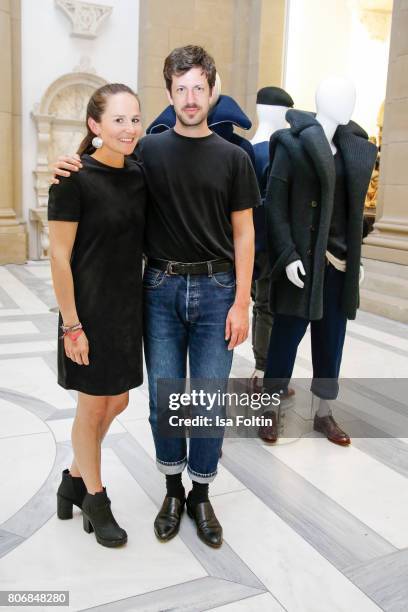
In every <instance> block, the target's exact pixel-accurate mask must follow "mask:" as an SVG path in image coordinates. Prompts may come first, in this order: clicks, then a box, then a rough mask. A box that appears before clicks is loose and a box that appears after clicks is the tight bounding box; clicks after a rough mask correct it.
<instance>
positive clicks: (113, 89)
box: [77, 83, 140, 155]
mask: <svg viewBox="0 0 408 612" xmlns="http://www.w3.org/2000/svg"><path fill="white" fill-rule="evenodd" d="M118 93H129V94H131V95H132V96H134V97H135V98H136V100H137V101H138V103H139V109H140V100H139V97H138V95H137V94H136V93H135V92H134V91H133V89H131V88H130V87H128V86H127V85H123V84H122V83H108V84H107V85H103V86H102V87H99V89H97V90H96V91H95V92H94V93H93V94H92V96H91V98H90V100H89V102H88V106H87V107H86V129H87V132H86V136H85V138H84V139H83V140H82V142H81V144H80V145H79V147H78V151H77V153H78V155H83V154H84V153H89V154H90V153H93V152H94V151H95V147H93V146H92V139H93V138H94V137H95V136H96V134H94V133H93V132H92V131H91V128H90V127H89V125H88V119H89V118H90V117H91V118H92V119H94V121H96V122H97V123H100V121H101V117H102V115H103V113H104V112H105V108H106V101H107V99H108V97H109V96H114V95H115V94H118Z"/></svg>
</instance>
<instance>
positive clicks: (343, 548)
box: [0, 262, 408, 612]
mask: <svg viewBox="0 0 408 612" xmlns="http://www.w3.org/2000/svg"><path fill="white" fill-rule="evenodd" d="M54 307H55V298H54V296H53V292H52V286H51V279H50V270H49V265H48V264H47V263H46V262H30V263H28V264H27V265H23V266H17V265H8V266H2V267H1V266H0V415H1V421H0V422H1V427H0V482H1V493H2V494H1V503H0V590H54V591H55V590H67V591H69V592H70V604H69V610H90V609H92V610H95V611H99V610H101V611H109V612H110V611H112V612H116V611H128V612H130V611H141V612H159V611H164V610H174V611H183V612H190V611H191V612H192V611H202V610H217V611H220V612H221V611H222V612H250V611H252V610H253V611H257V612H260V611H268V612H279V611H283V610H286V611H288V612H334V611H339V612H346V611H347V612H366V611H367V612H369V611H374V610H386V611H389V612H397V611H399V612H403V611H404V612H406V611H407V610H408V521H407V510H408V426H406V424H407V422H408V421H407V402H406V394H405V395H404V392H403V391H402V392H401V388H402V387H398V381H396V384H395V389H397V388H399V391H398V392H397V391H395V394H394V395H393V392H392V390H391V391H390V390H389V389H386V384H385V379H387V378H388V379H392V378H394V379H403V378H404V377H405V376H406V374H407V363H408V326H406V325H403V324H401V323H396V322H393V321H389V320H386V319H382V318H380V317H376V316H373V315H370V314H368V313H363V312H360V313H359V315H358V318H357V320H356V321H354V322H351V323H350V324H349V327H348V334H347V339H346V346H345V352H344V361H343V367H342V374H343V376H345V377H349V378H350V379H352V380H349V381H348V384H346V385H345V391H344V394H343V395H342V397H341V400H339V402H337V405H336V411H337V412H336V414H337V415H338V418H339V420H340V421H341V422H342V423H344V426H345V425H346V424H347V425H348V426H349V427H350V428H353V432H358V431H360V430H361V427H362V424H365V425H366V427H368V428H371V429H369V432H370V435H365V434H364V435H356V436H355V437H353V443H352V445H351V446H350V447H349V448H342V447H338V446H335V445H333V444H331V443H329V442H328V441H327V440H326V439H323V438H322V437H321V436H319V435H316V434H313V432H311V433H309V434H307V433H306V434H305V435H303V436H301V437H296V436H294V437H287V438H283V439H282V441H281V443H280V444H278V445H276V446H273V447H271V446H265V445H262V444H261V442H260V441H259V440H257V439H232V438H230V439H226V440H225V443H224V449H223V457H222V460H221V464H220V469H219V475H218V477H217V479H216V480H215V482H214V484H213V486H212V487H211V495H212V502H213V505H214V508H215V510H216V513H217V515H218V517H219V519H220V520H221V522H222V524H223V527H224V536H225V540H224V544H223V546H222V547H221V549H219V550H213V549H210V548H208V547H206V546H205V545H204V544H202V543H201V541H200V540H199V539H198V538H197V536H196V533H195V530H194V527H193V524H192V522H191V520H190V519H189V518H188V517H187V516H184V518H183V521H182V525H181V530H180V534H179V536H178V537H177V538H175V539H174V540H172V541H171V542H169V543H167V544H161V543H159V542H158V541H157V540H156V538H155V536H154V534H153V530H152V521H153V518H154V516H155V514H156V512H157V509H158V507H159V506H160V504H161V501H162V497H163V479H162V476H161V475H160V474H159V472H158V471H157V469H156V467H155V463H154V447H153V443H152V438H151V434H150V427H149V424H148V422H147V416H148V397H147V389H146V385H144V386H142V387H140V388H138V389H136V390H134V391H132V392H131V401H130V406H129V408H128V409H127V410H126V411H125V412H124V413H122V414H121V415H120V417H119V418H117V420H116V421H115V422H114V424H113V425H112V428H111V430H110V432H109V435H108V436H107V438H106V440H105V442H104V446H103V479H104V482H105V483H106V485H107V487H108V491H109V495H110V497H111V499H112V501H113V508H114V511H115V514H116V516H117V519H118V521H119V522H120V523H121V524H122V525H123V526H124V527H125V528H126V530H127V532H128V535H129V542H128V544H127V545H126V547H124V548H122V549H117V550H115V549H107V548H103V547H101V546H99V545H98V544H97V543H96V540H95V538H94V536H93V535H88V534H86V533H85V532H84V531H83V529H82V521H81V515H80V513H79V512H74V518H73V520H71V521H59V520H58V519H57V518H56V515H55V501H56V500H55V490H56V487H57V485H58V482H59V479H60V474H61V470H62V469H63V468H64V467H66V466H67V465H69V462H70V460H71V456H72V455H71V444H70V429H71V425H72V421H73V417H74V411H75V394H74V393H71V392H69V391H66V390H64V389H62V388H60V387H59V386H58V385H57V383H56V323H57V321H56V314H55V313H54V312H52V310H51V309H52V308H54ZM251 369H252V353H251V346H250V342H249V341H247V342H246V343H245V344H244V345H243V346H241V347H239V348H238V349H237V350H236V352H235V356H234V365H233V376H235V377H246V376H248V375H249V374H250V372H251ZM310 375H311V359H310V338H309V336H308V335H307V336H306V337H305V339H304V340H303V342H302V344H301V346H300V349H299V355H298V359H297V363H296V371H295V376H296V377H299V380H303V381H305V379H309V378H310ZM306 382H307V381H306ZM403 382H404V381H403ZM393 389H394V387H393ZM405 389H406V387H405ZM397 390H398V389H397ZM305 391H306V387H305V386H303V387H302V385H301V384H300V383H299V388H298V393H299V395H301V394H302V393H303V392H305ZM356 393H359V394H360V396H361V397H362V398H364V401H361V403H360V404H361V405H360V404H359V409H358V411H357V412H356V411H351V410H350V403H351V402H352V398H353V394H354V395H355V394H356ZM304 416H305V415H303V417H304ZM299 418H300V417H299ZM359 428H360V430H359ZM364 431H367V429H366V430H364ZM185 484H186V485H187V484H188V483H187V478H186V483H185ZM6 609H9V608H6ZM10 609H11V608H10ZM13 609H14V608H13ZM16 609H19V608H16ZM21 609H23V608H21ZM25 609H26V608H25ZM37 609H53V608H48V607H47V608H45V607H41V606H40V607H39V608H37Z"/></svg>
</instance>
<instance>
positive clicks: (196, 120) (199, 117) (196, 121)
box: [176, 106, 208, 127]
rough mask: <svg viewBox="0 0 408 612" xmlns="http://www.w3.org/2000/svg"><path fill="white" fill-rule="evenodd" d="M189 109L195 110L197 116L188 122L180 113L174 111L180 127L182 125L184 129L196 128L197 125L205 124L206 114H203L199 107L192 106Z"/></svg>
mask: <svg viewBox="0 0 408 612" xmlns="http://www.w3.org/2000/svg"><path fill="white" fill-rule="evenodd" d="M190 108H197V115H196V116H195V117H192V118H191V120H189V121H187V120H186V119H185V118H184V116H183V115H182V114H181V112H177V111H176V116H177V119H178V120H179V121H180V123H181V124H182V125H184V126H185V127H196V126H197V125H201V124H202V123H204V122H206V120H207V116H208V112H207V113H206V114H205V113H204V112H203V109H202V108H201V107H200V106H194V107H190Z"/></svg>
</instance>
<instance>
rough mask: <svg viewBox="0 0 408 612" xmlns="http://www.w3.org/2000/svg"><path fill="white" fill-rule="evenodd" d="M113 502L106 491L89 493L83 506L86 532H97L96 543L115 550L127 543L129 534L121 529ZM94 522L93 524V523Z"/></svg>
mask: <svg viewBox="0 0 408 612" xmlns="http://www.w3.org/2000/svg"><path fill="white" fill-rule="evenodd" d="M110 506H111V502H110V499H109V497H108V496H107V495H106V489H105V487H104V489H103V491H101V492H98V493H95V495H92V494H91V493H87V494H86V495H85V497H84V501H83V504H82V512H83V524H84V530H85V531H86V532H87V533H92V532H93V531H94V532H95V538H96V541H97V542H98V543H99V544H101V545H102V546H108V547H109V548H113V547H115V546H122V544H126V542H127V533H126V531H125V530H124V529H122V528H121V527H119V525H118V524H117V522H116V520H115V517H114V516H113V514H112V510H111V507H110ZM91 521H92V523H91Z"/></svg>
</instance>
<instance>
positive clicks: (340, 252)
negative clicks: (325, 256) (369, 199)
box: [327, 151, 348, 260]
mask: <svg viewBox="0 0 408 612" xmlns="http://www.w3.org/2000/svg"><path fill="white" fill-rule="evenodd" d="M334 164H335V168H336V186H335V190H334V202H333V213H332V218H331V222H330V231H329V240H328V244H327V250H328V251H329V252H330V253H331V254H332V255H334V256H335V257H338V258H339V259H342V260H345V259H346V258H347V217H348V212H347V188H346V180H345V171H344V162H343V158H342V156H341V153H340V151H337V153H336V154H335V156H334Z"/></svg>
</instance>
